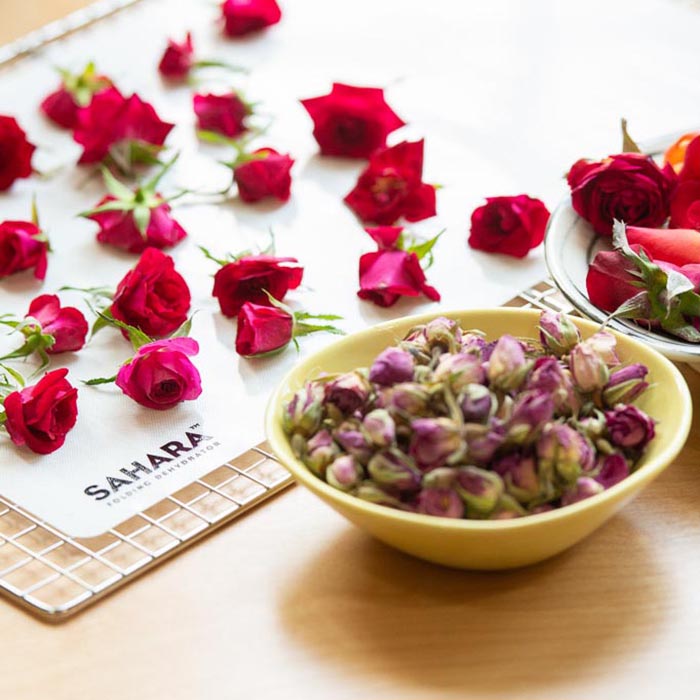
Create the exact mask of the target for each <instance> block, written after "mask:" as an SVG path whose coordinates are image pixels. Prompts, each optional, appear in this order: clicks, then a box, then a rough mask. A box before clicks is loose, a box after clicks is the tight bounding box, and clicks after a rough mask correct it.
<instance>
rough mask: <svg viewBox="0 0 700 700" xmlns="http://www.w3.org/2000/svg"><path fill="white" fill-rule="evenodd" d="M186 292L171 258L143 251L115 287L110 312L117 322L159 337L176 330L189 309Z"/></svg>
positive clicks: (155, 252)
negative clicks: (133, 265)
mask: <svg viewBox="0 0 700 700" xmlns="http://www.w3.org/2000/svg"><path fill="white" fill-rule="evenodd" d="M190 300H191V297H190V290H189V287H188V286H187V283H186V282H185V280H184V278H183V277H182V275H180V273H179V272H177V270H175V263H174V262H173V259H172V258H171V257H170V256H169V255H166V254H165V253H162V252H161V251H160V250H156V249H155V248H146V250H145V251H144V252H143V255H141V258H140V259H139V261H138V263H136V266H135V267H134V268H133V269H132V270H130V271H129V272H127V273H126V275H125V276H124V279H122V281H121V282H120V283H119V284H118V285H117V291H116V292H115V294H114V299H113V301H112V305H111V306H110V311H111V312H112V316H113V317H114V318H116V319H117V320H118V321H122V322H123V323H126V324H128V325H130V326H134V327H136V328H138V329H140V330H142V331H143V332H144V333H145V334H146V335H148V336H151V337H156V338H158V337H162V336H165V335H169V334H170V333H172V332H174V331H175V330H177V329H178V328H179V327H180V326H181V325H182V324H183V323H184V322H185V321H186V320H187V312H188V311H189V308H190Z"/></svg>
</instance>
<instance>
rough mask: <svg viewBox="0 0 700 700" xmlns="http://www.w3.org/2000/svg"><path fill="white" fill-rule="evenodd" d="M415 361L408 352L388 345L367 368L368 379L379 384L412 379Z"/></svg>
mask: <svg viewBox="0 0 700 700" xmlns="http://www.w3.org/2000/svg"><path fill="white" fill-rule="evenodd" d="M414 366H415V362H414V360H413V357H412V356H411V354H410V353H408V352H406V351H405V350H400V349H399V348H394V347H389V348H386V350H382V352H380V353H379V355H377V357H376V359H375V360H374V362H373V363H372V366H371V367H370V369H369V380H370V381H371V382H374V383H375V384H380V385H381V386H392V385H393V384H399V383H401V382H410V381H411V380H412V379H413V368H414Z"/></svg>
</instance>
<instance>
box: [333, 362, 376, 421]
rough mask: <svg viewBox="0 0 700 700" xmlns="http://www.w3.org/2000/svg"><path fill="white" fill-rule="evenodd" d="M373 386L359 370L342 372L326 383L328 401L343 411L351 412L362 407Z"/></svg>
mask: <svg viewBox="0 0 700 700" xmlns="http://www.w3.org/2000/svg"><path fill="white" fill-rule="evenodd" d="M370 391H371V387H370V384H369V382H368V381H367V378H366V377H365V376H364V375H363V374H361V373H360V372H358V371H354V372H347V373H346V374H341V375H340V376H339V377H337V378H336V379H334V380H332V381H330V382H328V384H326V391H325V397H326V401H328V402H329V403H332V404H333V405H334V406H336V407H337V408H338V409H339V410H340V411H341V412H342V413H345V414H346V415H347V414H351V413H354V412H355V411H357V410H359V409H360V408H362V407H363V406H364V405H365V404H366V403H367V400H368V399H369V395H370Z"/></svg>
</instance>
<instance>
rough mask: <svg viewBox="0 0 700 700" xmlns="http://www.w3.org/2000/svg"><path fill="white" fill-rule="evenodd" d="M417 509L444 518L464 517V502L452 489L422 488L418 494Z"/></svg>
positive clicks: (419, 511)
mask: <svg viewBox="0 0 700 700" xmlns="http://www.w3.org/2000/svg"><path fill="white" fill-rule="evenodd" d="M416 510H417V512H418V513H423V514H425V515H439V516H440V517H443V518H462V517H464V503H463V502H462V499H461V498H460V497H459V495H458V494H457V492H456V491H453V490H452V489H430V488H425V489H422V490H421V492H420V493H419V494H418V504H417V507H416Z"/></svg>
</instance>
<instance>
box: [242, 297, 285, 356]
mask: <svg viewBox="0 0 700 700" xmlns="http://www.w3.org/2000/svg"><path fill="white" fill-rule="evenodd" d="M293 328H294V317H293V316H292V315H291V314H289V313H287V312H286V311H283V310H282V309H278V308H277V307H275V306H262V305H260V304H252V303H251V302H249V301H247V302H246V303H245V304H243V306H242V307H241V309H240V311H239V312H238V329H237V332H236V352H237V353H238V354H239V355H242V356H243V357H258V356H261V355H268V354H270V353H273V352H279V351H281V350H284V348H286V347H287V345H289V343H290V342H291V341H292V332H293Z"/></svg>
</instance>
